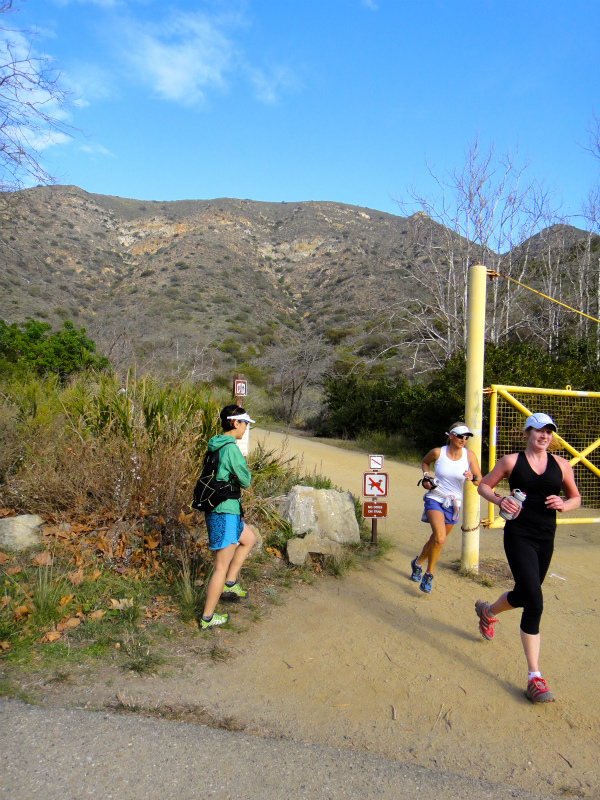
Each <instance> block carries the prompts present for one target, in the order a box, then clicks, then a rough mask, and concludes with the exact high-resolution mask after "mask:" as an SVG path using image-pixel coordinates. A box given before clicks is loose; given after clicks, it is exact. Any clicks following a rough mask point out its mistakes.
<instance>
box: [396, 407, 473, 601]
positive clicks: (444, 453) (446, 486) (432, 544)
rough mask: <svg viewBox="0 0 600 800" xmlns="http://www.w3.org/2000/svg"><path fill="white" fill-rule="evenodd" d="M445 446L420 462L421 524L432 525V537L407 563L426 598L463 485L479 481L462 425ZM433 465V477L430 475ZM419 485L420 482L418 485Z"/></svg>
mask: <svg viewBox="0 0 600 800" xmlns="http://www.w3.org/2000/svg"><path fill="white" fill-rule="evenodd" d="M447 436H448V444H447V445H446V446H445V447H434V449H433V450H430V451H429V452H428V453H427V455H426V456H425V457H424V458H423V462H422V464H421V467H422V469H423V487H424V488H425V489H427V492H426V494H425V496H424V498H423V499H424V501H425V509H424V511H423V516H422V517H421V519H422V521H423V522H428V523H429V524H430V525H431V536H430V537H429V539H428V540H427V542H426V543H425V546H424V547H423V549H422V550H421V554H420V555H418V556H417V557H416V558H414V559H413V560H412V561H411V562H410V567H411V576H410V577H411V580H413V581H415V582H419V581H420V586H419V588H420V590H421V591H422V592H425V593H426V594H429V592H430V591H431V582H432V581H433V569H434V567H435V564H436V562H437V560H438V558H439V557H440V553H441V552H442V547H443V546H444V542H445V541H446V536H448V534H449V533H450V531H451V530H452V528H453V526H454V525H455V523H456V522H458V516H459V514H460V507H461V505H462V496H463V487H464V485H465V481H473V483H475V484H476V485H477V483H478V482H479V481H480V480H481V470H480V468H479V464H478V462H477V456H476V455H475V453H472V452H471V451H470V450H467V449H466V444H467V439H468V437H469V436H473V434H472V433H471V431H470V430H469V429H468V428H467V426H466V425H465V423H464V422H455V423H454V424H453V425H451V426H450V433H448V434H447ZM432 464H434V468H435V476H434V477H433V478H432V476H431V475H430V474H429V469H430V467H431V465H432ZM419 482H420V481H419ZM425 561H427V569H426V571H425V572H423V569H422V567H423V564H424V563H425Z"/></svg>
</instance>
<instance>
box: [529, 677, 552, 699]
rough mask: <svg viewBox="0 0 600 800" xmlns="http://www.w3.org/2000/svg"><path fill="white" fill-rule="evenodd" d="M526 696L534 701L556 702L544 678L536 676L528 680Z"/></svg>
mask: <svg viewBox="0 0 600 800" xmlns="http://www.w3.org/2000/svg"><path fill="white" fill-rule="evenodd" d="M525 697H526V698H527V699H528V700H531V702H532V703H554V695H553V694H552V692H551V691H550V689H548V687H547V686H546V681H545V680H544V679H543V678H538V677H535V678H532V679H531V680H530V681H528V683H527V689H526V690H525Z"/></svg>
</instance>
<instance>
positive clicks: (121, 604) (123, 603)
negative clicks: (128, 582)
mask: <svg viewBox="0 0 600 800" xmlns="http://www.w3.org/2000/svg"><path fill="white" fill-rule="evenodd" d="M110 607H111V608H112V609H115V610H116V611H123V609H124V608H133V597H130V598H127V597H123V598H122V599H121V600H113V599H112V598H111V599H110Z"/></svg>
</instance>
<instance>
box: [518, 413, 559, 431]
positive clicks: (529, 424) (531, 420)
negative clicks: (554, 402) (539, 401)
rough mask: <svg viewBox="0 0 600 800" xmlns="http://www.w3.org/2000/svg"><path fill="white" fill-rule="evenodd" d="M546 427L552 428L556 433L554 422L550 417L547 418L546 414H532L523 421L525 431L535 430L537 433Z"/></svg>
mask: <svg viewBox="0 0 600 800" xmlns="http://www.w3.org/2000/svg"><path fill="white" fill-rule="evenodd" d="M546 425H550V426H551V427H552V428H554V430H555V431H558V428H557V427H556V423H555V422H554V420H553V419H552V417H549V416H548V414H544V413H542V412H539V413H537V414H532V415H531V416H530V417H527V419H526V420H525V430H527V428H535V429H536V431H539V430H541V429H542V428H545V427H546Z"/></svg>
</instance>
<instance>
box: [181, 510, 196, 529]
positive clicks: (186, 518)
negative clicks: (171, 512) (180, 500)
mask: <svg viewBox="0 0 600 800" xmlns="http://www.w3.org/2000/svg"><path fill="white" fill-rule="evenodd" d="M177 522H179V523H180V524H182V525H185V527H186V528H191V527H192V526H193V524H194V512H193V511H192V512H191V513H190V514H185V513H184V512H183V511H182V512H181V514H180V515H179V519H178V520H177Z"/></svg>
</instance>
